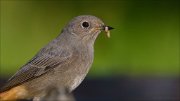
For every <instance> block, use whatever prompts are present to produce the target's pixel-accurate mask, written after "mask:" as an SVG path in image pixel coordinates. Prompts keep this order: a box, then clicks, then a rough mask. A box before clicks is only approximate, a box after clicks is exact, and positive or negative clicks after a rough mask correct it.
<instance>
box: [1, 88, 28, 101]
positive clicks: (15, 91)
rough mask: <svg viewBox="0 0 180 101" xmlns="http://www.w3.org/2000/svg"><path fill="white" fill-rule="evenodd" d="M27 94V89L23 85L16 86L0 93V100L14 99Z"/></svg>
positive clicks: (8, 100)
mask: <svg viewBox="0 0 180 101" xmlns="http://www.w3.org/2000/svg"><path fill="white" fill-rule="evenodd" d="M26 96H27V91H26V89H25V88H24V87H23V86H16V87H14V88H11V89H10V90H8V91H5V92H2V93H0V101H16V100H18V99H24V98H26Z"/></svg>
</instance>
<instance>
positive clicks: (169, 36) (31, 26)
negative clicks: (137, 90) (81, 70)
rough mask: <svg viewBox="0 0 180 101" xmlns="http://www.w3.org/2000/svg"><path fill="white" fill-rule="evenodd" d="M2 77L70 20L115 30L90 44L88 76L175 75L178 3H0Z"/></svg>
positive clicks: (68, 0)
mask: <svg viewBox="0 0 180 101" xmlns="http://www.w3.org/2000/svg"><path fill="white" fill-rule="evenodd" d="M0 7H1V12H0V14H1V15H0V16H1V20H0V24H1V27H0V34H1V38H0V41H1V71H0V73H1V75H11V74H13V73H14V72H15V71H16V70H17V69H18V68H20V67H21V66H22V65H24V64H25V63H26V62H27V61H28V60H29V59H31V58H32V57H33V56H34V55H35V54H36V52H37V51H38V50H39V49H40V48H42V47H43V46H44V45H45V44H47V43H48V42H49V41H50V40H52V39H53V38H55V37H56V36H57V35H58V34H59V33H60V31H61V29H62V28H63V26H64V25H65V24H66V23H67V22H68V21H69V20H70V19H72V18H73V17H75V16H78V15H82V14H90V15H95V16H97V17H99V18H101V19H102V20H103V21H104V22H105V23H106V24H107V25H110V26H112V27H114V28H115V29H114V30H112V31H111V38H110V39H108V38H107V37H106V36H105V35H104V33H101V35H100V36H99V37H98V39H97V41H96V43H95V59H94V64H93V68H91V71H90V75H92V76H102V75H118V74H120V75H121V74H127V75H134V74H135V75H141V74H142V75H144V74H147V75H179V66H180V65H179V62H180V60H179V46H180V45H179V37H180V36H179V34H180V32H179V27H180V26H179V24H180V18H179V17H180V14H179V12H180V10H179V1H178V0H177V1H174V0H168V1H166V0H122V1H121V0H1V5H0Z"/></svg>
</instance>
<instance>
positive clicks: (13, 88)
mask: <svg viewBox="0 0 180 101" xmlns="http://www.w3.org/2000/svg"><path fill="white" fill-rule="evenodd" d="M111 29H114V28H113V27H110V26H107V25H105V24H104V22H103V21H102V20H101V19H100V18H98V17H96V16H93V15H79V16H77V17H74V18H73V19H72V20H70V22H69V23H67V24H66V25H65V27H64V28H63V29H62V31H61V33H60V34H59V35H58V36H57V37H56V38H55V39H53V40H52V41H50V42H49V43H48V44H47V45H45V46H44V47H43V48H41V49H40V50H39V51H38V52H37V53H36V54H35V56H34V57H33V58H32V59H30V60H29V61H28V62H27V63H26V64H25V65H23V66H22V67H21V68H20V69H19V70H18V71H17V72H16V73H15V74H14V75H13V76H12V77H11V78H10V79H9V80H8V81H7V82H6V83H5V85H4V86H3V87H2V88H1V89H0V100H17V99H32V98H42V97H44V96H45V95H46V94H47V91H46V89H47V88H48V87H55V88H57V87H64V88H65V89H67V90H68V92H72V91H73V90H74V89H75V88H77V87H78V86H79V85H80V83H81V82H82V81H83V80H84V78H85V76H86V75H87V73H88V71H89V69H90V68H91V66H92V63H93V60H94V43H95V40H96V38H97V37H98V35H99V34H100V33H101V32H102V31H105V32H106V33H107V36H108V37H110V33H109V31H110V30H111Z"/></svg>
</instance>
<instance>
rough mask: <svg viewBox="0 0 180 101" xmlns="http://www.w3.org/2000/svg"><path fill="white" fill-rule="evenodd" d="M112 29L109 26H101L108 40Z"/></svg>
mask: <svg viewBox="0 0 180 101" xmlns="http://www.w3.org/2000/svg"><path fill="white" fill-rule="evenodd" d="M112 29H114V28H113V27H110V26H106V25H105V26H102V30H104V31H105V32H106V35H107V37H108V38H110V30H112Z"/></svg>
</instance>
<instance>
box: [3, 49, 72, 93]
mask: <svg viewBox="0 0 180 101" xmlns="http://www.w3.org/2000/svg"><path fill="white" fill-rule="evenodd" d="M71 57H72V53H70V52H67V51H61V52H60V54H53V53H52V52H48V53H45V54H40V55H36V56H35V57H34V58H33V59H32V60H31V61H29V62H28V63H27V64H25V65H24V66H23V67H22V68H21V69H20V70H19V71H18V72H17V73H16V74H15V75H14V76H12V77H11V78H10V79H9V80H8V82H7V83H6V84H5V86H4V87H3V88H2V89H1V90H0V92H3V91H6V90H9V89H11V88H13V87H15V86H17V85H20V84H22V83H24V82H27V81H29V80H32V79H34V78H37V77H39V76H41V75H44V74H46V73H47V72H48V71H51V70H53V69H54V68H55V67H57V66H58V67H60V66H61V65H63V64H66V63H68V61H70V58H71ZM60 68H63V66H62V67H60Z"/></svg>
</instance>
